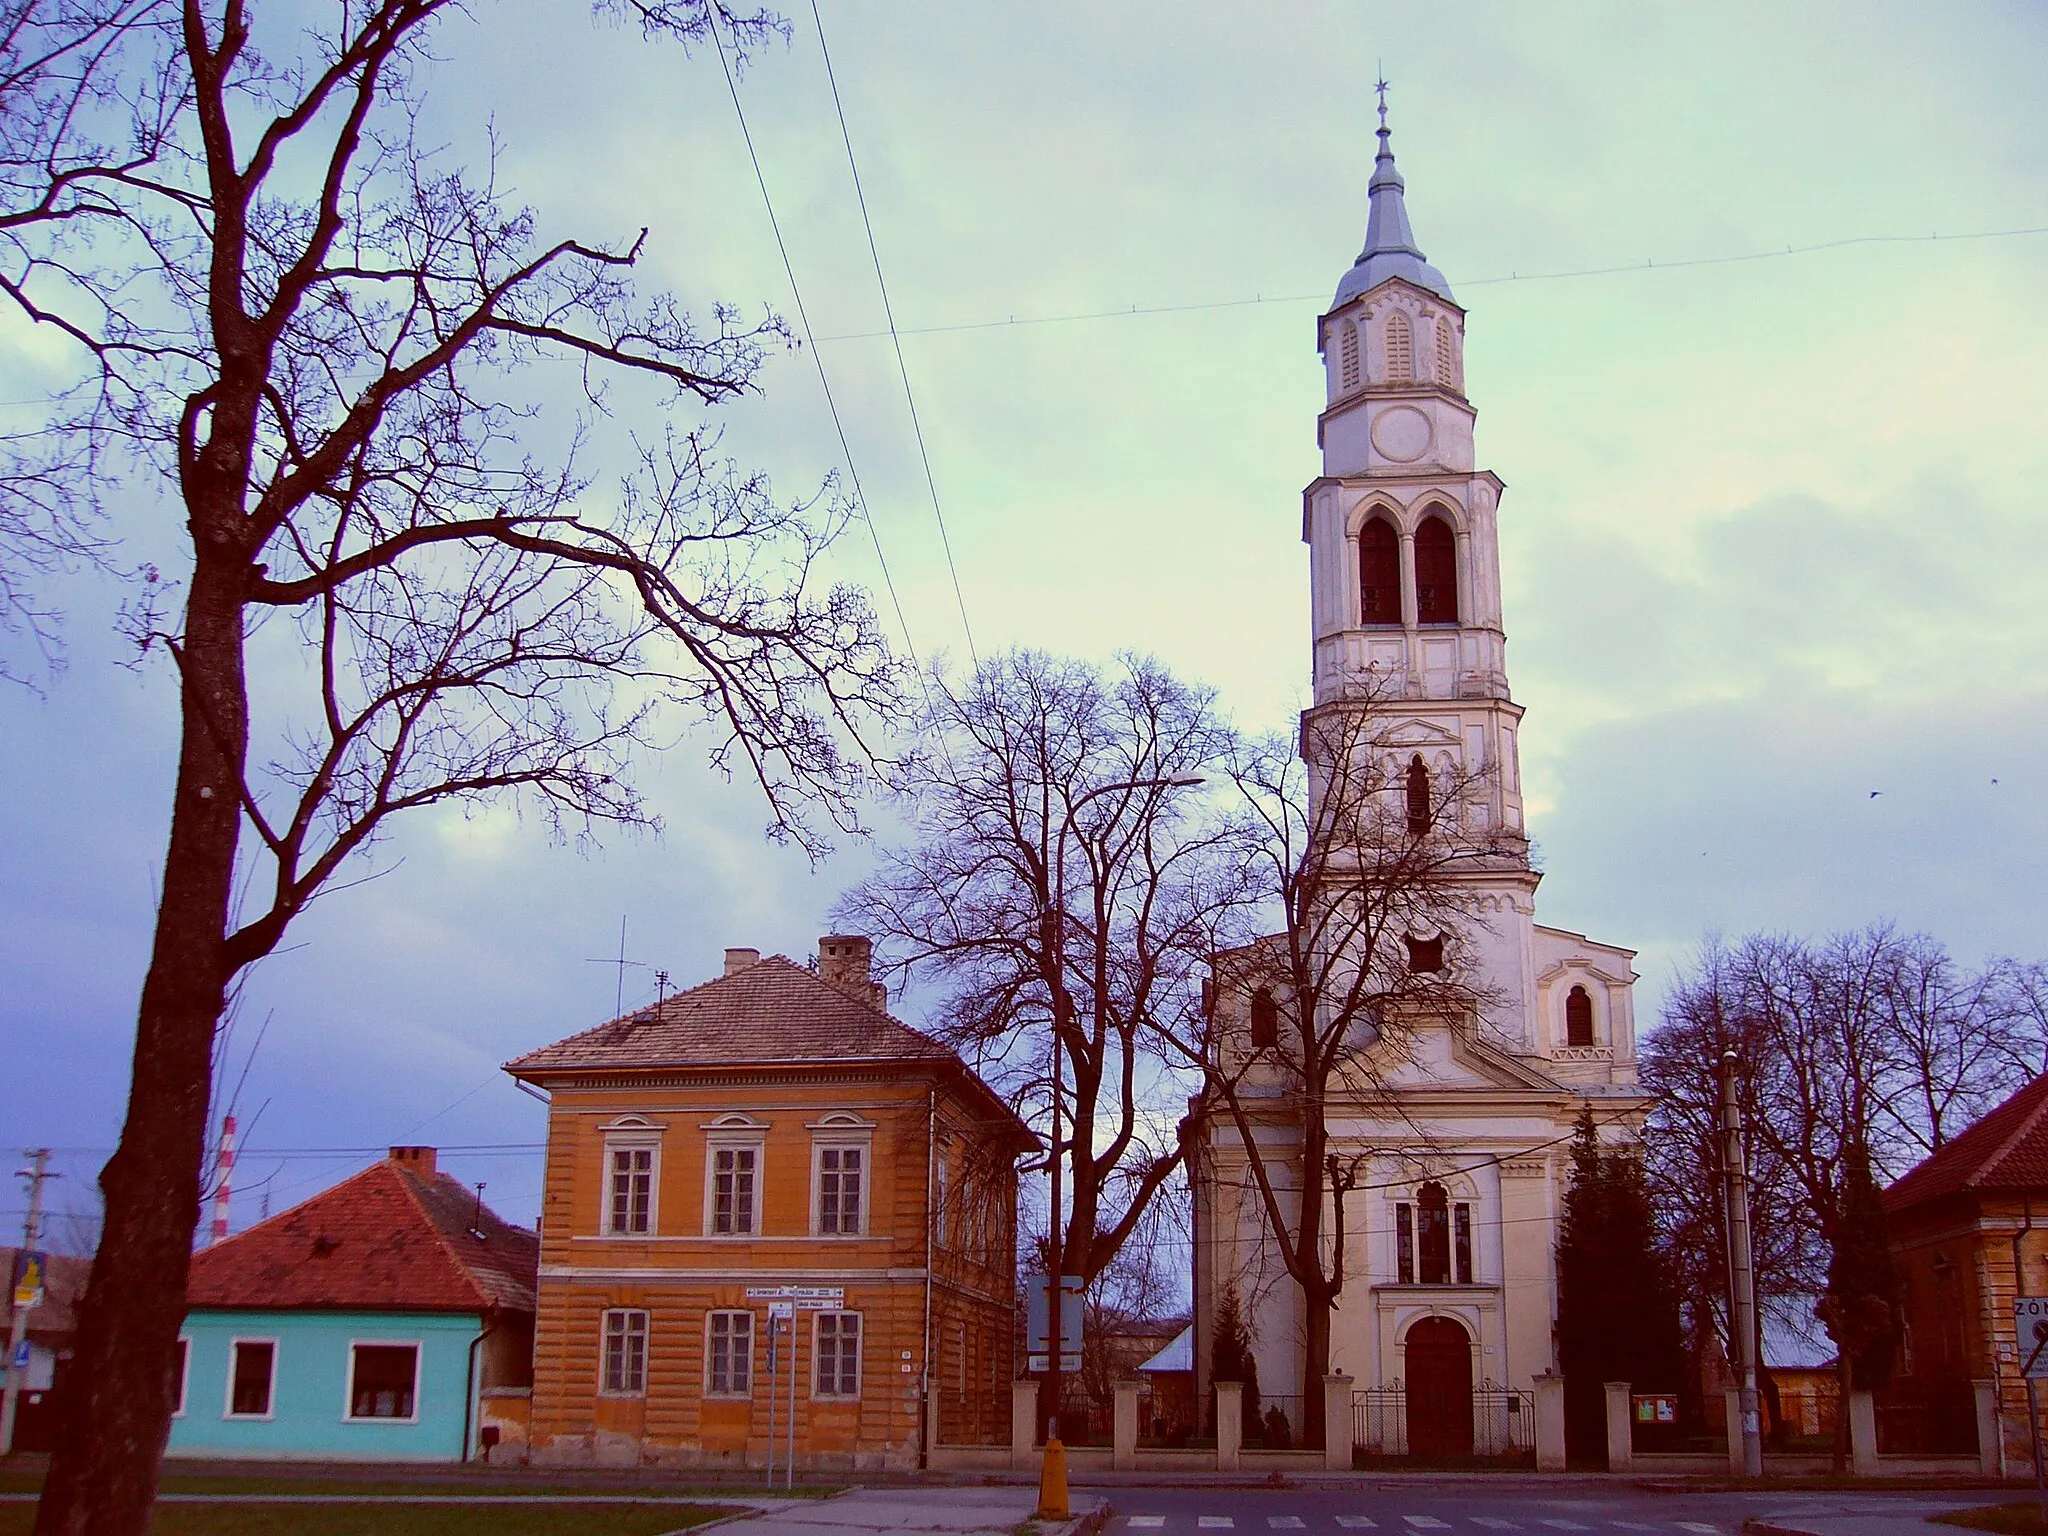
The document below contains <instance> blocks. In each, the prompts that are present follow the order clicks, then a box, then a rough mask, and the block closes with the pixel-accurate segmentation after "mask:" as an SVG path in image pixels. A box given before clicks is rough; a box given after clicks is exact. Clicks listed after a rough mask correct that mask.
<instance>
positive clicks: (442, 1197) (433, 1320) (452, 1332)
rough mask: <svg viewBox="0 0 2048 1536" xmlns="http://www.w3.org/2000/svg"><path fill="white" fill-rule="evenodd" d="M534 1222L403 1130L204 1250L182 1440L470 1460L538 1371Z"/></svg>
mask: <svg viewBox="0 0 2048 1536" xmlns="http://www.w3.org/2000/svg"><path fill="white" fill-rule="evenodd" d="M538 1263H539V1244H538V1241H537V1239H536V1237H535V1235H534V1234H533V1233H532V1232H529V1231H526V1230H525V1229H523V1228H520V1227H515V1226H512V1225H510V1224H509V1223H507V1222H504V1221H502V1220H500V1219H499V1218H498V1216H497V1215H496V1214H495V1213H494V1212H493V1211H491V1210H490V1208H489V1207H487V1206H485V1205H484V1204H483V1202H482V1200H481V1198H480V1197H479V1196H477V1195H476V1194H474V1193H473V1192H471V1191H470V1190H467V1189H465V1188H463V1186H462V1185H460V1184H458V1183H456V1182H455V1180H453V1179H452V1178H450V1177H448V1175H446V1174H444V1173H440V1172H438V1171H437V1170H436V1168H435V1165H434V1151H433V1149H432V1148H431V1147H393V1148H392V1149H391V1155H390V1157H389V1158H387V1159H386V1160H385V1161H383V1162H381V1163H377V1164H374V1165H372V1166H371V1167H369V1168H367V1169H365V1170H363V1171H362V1172H361V1173H359V1174H357V1175H355V1176H354V1177H353V1178H351V1179H347V1180H344V1181H343V1182H342V1183H340V1184H337V1185H335V1186H334V1187H333V1188H332V1189H329V1190H326V1191H325V1192H323V1193H321V1194H318V1195H315V1196H314V1197H313V1198H312V1199H310V1200H308V1201H306V1202H304V1203H303V1204H301V1205H296V1206H293V1207H292V1208H291V1209H290V1210H288V1211H285V1212H284V1213H283V1214H281V1215H278V1216H274V1217H272V1218H270V1219H269V1220H268V1221H264V1222H262V1223H259V1224H258V1225H256V1226H254V1227H251V1228H250V1229H249V1230H248V1231H246V1232H243V1233H240V1234H238V1235H236V1236H234V1237H230V1238H227V1239H225V1240H224V1241H221V1242H218V1243H215V1244H214V1245H213V1246H212V1247H210V1248H206V1249H203V1250H201V1251H200V1252H199V1253H197V1254H195V1255H194V1256H193V1260H192V1276H191V1283H190V1286H189V1302H188V1311H187V1313H186V1318H185V1326H184V1328H183V1329H182V1330H181V1332H180V1335H179V1339H178V1359H177V1362H176V1369H177V1373H178V1376H177V1392H178V1398H177V1410H176V1413H175V1415H174V1416H173V1418H172V1420H171V1439H170V1446H169V1454H171V1455H173V1456H222V1457H276V1458H295V1459H305V1460H333V1461H465V1460H468V1459H469V1458H470V1457H471V1456H474V1455H476V1454H477V1453H478V1451H479V1450H480V1449H484V1448H486V1447H488V1446H489V1445H491V1444H492V1443H493V1442H494V1441H495V1440H496V1439H497V1438H498V1435H499V1434H500V1433H502V1432H503V1431H504V1430H507V1429H510V1430H511V1431H512V1432H513V1434H514V1435H515V1436H517V1437H518V1438H523V1434H521V1433H520V1431H521V1430H522V1429H523V1425H524V1420H525V1414H524V1412H523V1411H520V1410H522V1409H523V1407H524V1402H525V1401H526V1400H530V1394H531V1391H532V1386H533V1309H534V1279H535V1273H536V1269H537V1266H538Z"/></svg>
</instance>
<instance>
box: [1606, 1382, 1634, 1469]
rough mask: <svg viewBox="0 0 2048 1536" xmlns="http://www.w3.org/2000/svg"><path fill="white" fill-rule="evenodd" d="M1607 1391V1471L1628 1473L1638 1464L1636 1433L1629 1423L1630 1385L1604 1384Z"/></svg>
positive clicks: (1618, 1383) (1620, 1383)
mask: <svg viewBox="0 0 2048 1536" xmlns="http://www.w3.org/2000/svg"><path fill="white" fill-rule="evenodd" d="M1602 1385H1603V1386H1605V1387H1606V1389H1607V1470H1608V1471H1610V1472H1627V1471H1630V1470H1632V1469H1633V1468H1634V1466H1635V1464H1636V1439H1635V1435H1636V1431H1635V1426H1634V1425H1633V1424H1631V1423H1630V1422H1629V1412H1628V1383H1627V1382H1625V1381H1609V1382H1603V1383H1602Z"/></svg>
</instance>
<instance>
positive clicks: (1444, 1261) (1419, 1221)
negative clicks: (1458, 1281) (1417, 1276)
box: [1415, 1182, 1451, 1285]
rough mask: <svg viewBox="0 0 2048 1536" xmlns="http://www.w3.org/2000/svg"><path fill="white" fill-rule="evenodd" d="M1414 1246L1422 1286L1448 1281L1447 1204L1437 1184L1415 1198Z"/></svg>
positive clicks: (1448, 1210) (1427, 1185)
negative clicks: (1420, 1261) (1418, 1258)
mask: <svg viewBox="0 0 2048 1536" xmlns="http://www.w3.org/2000/svg"><path fill="white" fill-rule="evenodd" d="M1415 1226H1416V1232H1415V1238H1416V1243H1415V1246H1416V1247H1417V1248H1418V1249H1419V1250H1420V1253H1419V1255H1418V1257H1420V1258H1421V1260H1422V1264H1421V1270H1422V1276H1421V1278H1422V1283H1423V1284H1424V1285H1448V1284H1450V1281H1451V1202H1450V1197H1449V1196H1448V1195H1446V1194H1445V1193H1444V1187H1443V1185H1441V1184H1437V1183H1434V1182H1432V1183H1429V1184H1425V1185H1423V1186H1422V1188H1421V1189H1419V1190H1417V1191H1416V1195H1415Z"/></svg>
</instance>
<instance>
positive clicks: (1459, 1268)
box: [1451, 1200, 1472, 1285]
mask: <svg viewBox="0 0 2048 1536" xmlns="http://www.w3.org/2000/svg"><path fill="white" fill-rule="evenodd" d="M1451 1262H1452V1264H1453V1265H1454V1266H1455V1267H1454V1268H1453V1269H1452V1271H1451V1278H1452V1279H1454V1280H1455V1281H1457V1283H1458V1284H1459V1285H1470V1284H1471V1283H1472V1207H1471V1206H1469V1205H1467V1204H1466V1203H1465V1202H1464V1201H1462V1200H1460V1201H1459V1202H1458V1203H1457V1204H1456V1205H1454V1206H1452V1207H1451Z"/></svg>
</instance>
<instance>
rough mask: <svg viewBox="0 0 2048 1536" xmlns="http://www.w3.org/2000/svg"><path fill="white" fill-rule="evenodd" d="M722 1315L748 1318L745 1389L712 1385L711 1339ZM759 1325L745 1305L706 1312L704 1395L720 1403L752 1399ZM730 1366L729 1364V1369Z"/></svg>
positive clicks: (742, 1401) (716, 1308)
mask: <svg viewBox="0 0 2048 1536" xmlns="http://www.w3.org/2000/svg"><path fill="white" fill-rule="evenodd" d="M721 1317H744V1318H745V1319H746V1320H747V1353H746V1369H747V1384H746V1387H745V1388H744V1389H741V1388H734V1387H728V1388H726V1389H724V1390H722V1391H721V1390H719V1389H718V1388H716V1387H714V1386H712V1384H711V1383H712V1380H713V1377H712V1361H711V1355H712V1349H711V1341H712V1338H713V1335H714V1332H715V1330H716V1326H717V1319H719V1318H721ZM757 1331H758V1326H757V1322H756V1319H755V1317H754V1314H753V1313H752V1312H750V1311H748V1310H747V1309H746V1308H744V1307H713V1308H711V1309H710V1310H709V1311H708V1312H706V1313H705V1314H704V1396H705V1397H706V1398H707V1399H708V1400H710V1401H712V1402H719V1403H731V1402H739V1403H744V1402H748V1401H751V1400H752V1398H753V1396H754V1335H755V1333H756V1332H757ZM729 1370H730V1366H729V1365H728V1371H729Z"/></svg>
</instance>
